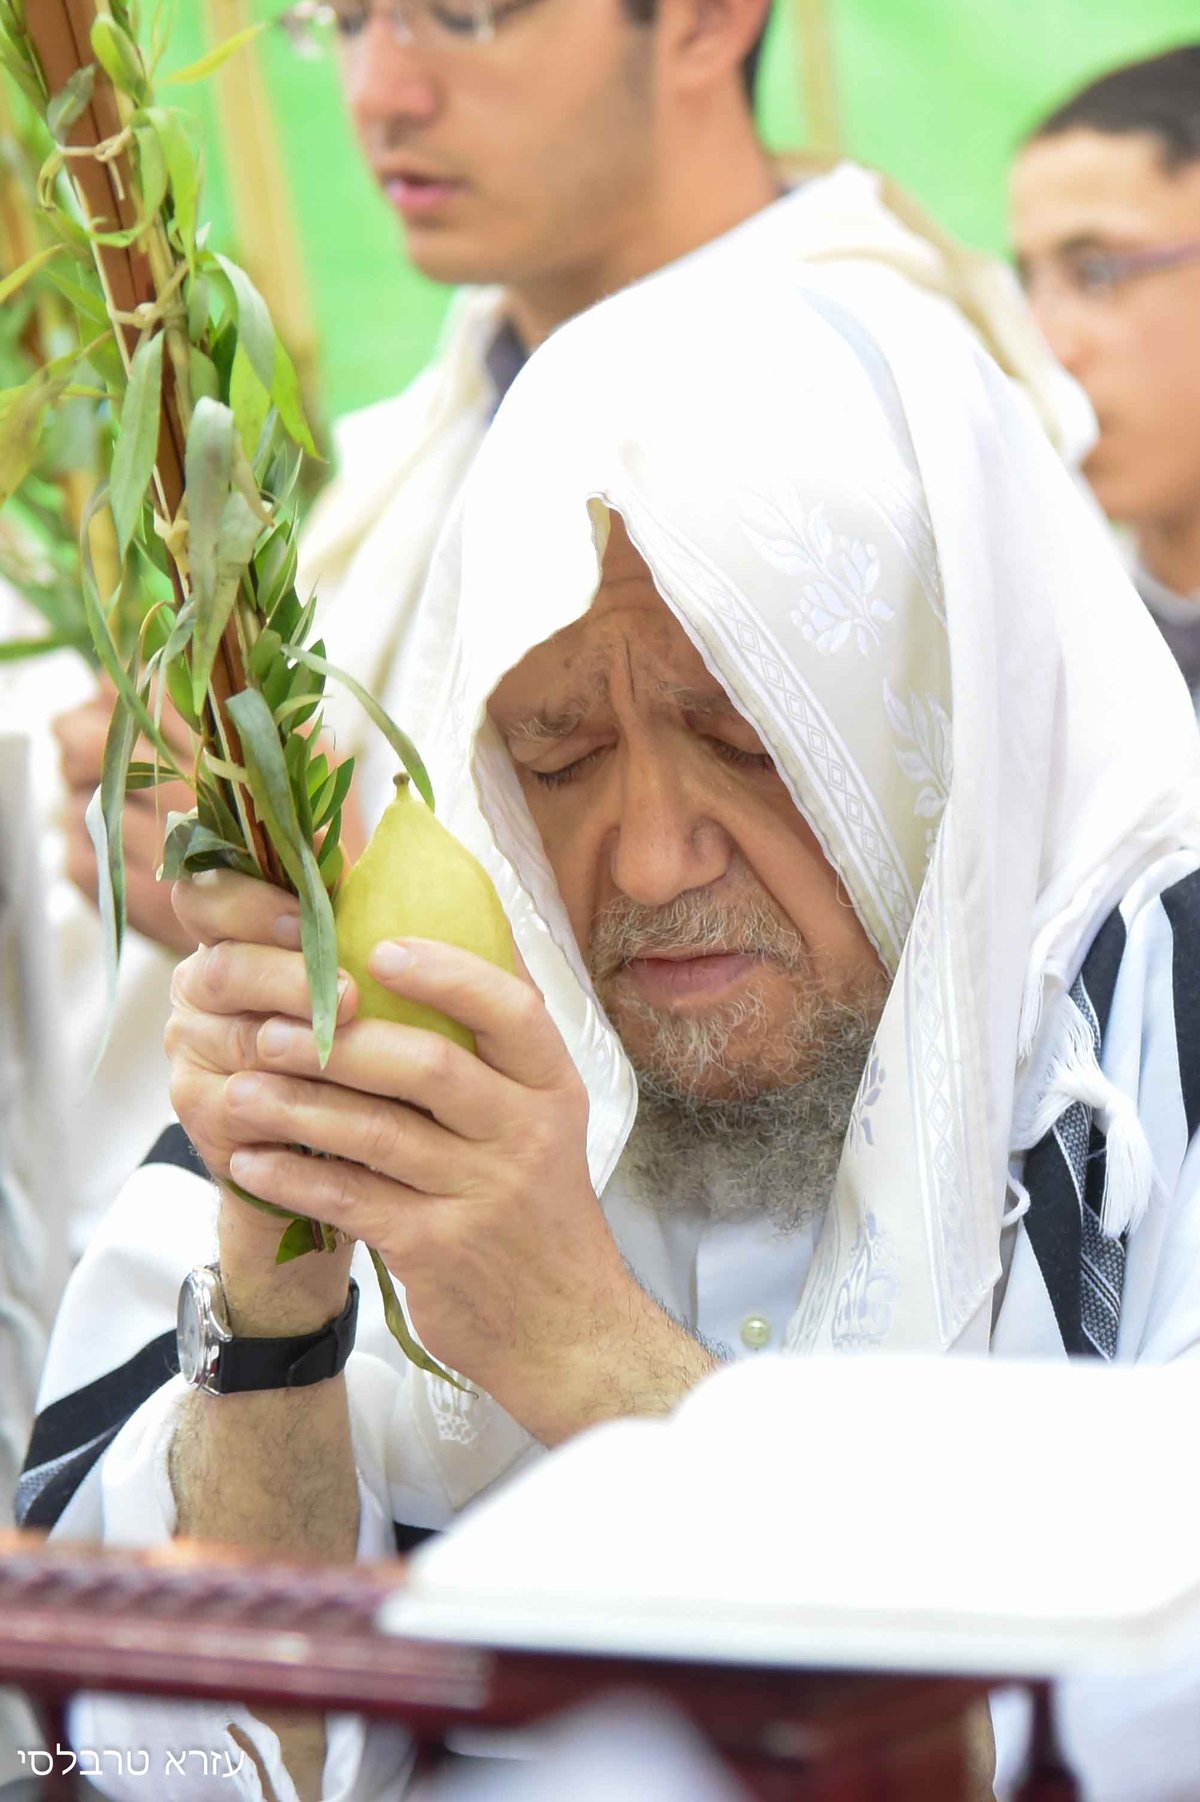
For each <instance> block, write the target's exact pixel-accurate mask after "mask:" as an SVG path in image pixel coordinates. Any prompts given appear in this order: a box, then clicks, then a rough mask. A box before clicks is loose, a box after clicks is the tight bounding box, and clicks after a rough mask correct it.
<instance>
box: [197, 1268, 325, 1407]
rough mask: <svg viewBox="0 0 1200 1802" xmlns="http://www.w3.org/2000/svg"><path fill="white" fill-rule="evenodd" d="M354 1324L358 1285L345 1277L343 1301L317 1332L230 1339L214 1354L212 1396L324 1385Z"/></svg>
mask: <svg viewBox="0 0 1200 1802" xmlns="http://www.w3.org/2000/svg"><path fill="white" fill-rule="evenodd" d="M357 1322H358V1284H357V1283H356V1282H355V1280H354V1278H353V1277H351V1278H350V1293H349V1295H348V1296H347V1297H346V1305H345V1307H344V1308H343V1309H342V1312H341V1313H340V1314H339V1315H338V1317H337V1319H336V1320H331V1321H330V1322H329V1324H328V1326H323V1327H322V1328H321V1330H320V1332H319V1333H305V1334H302V1335H301V1336H300V1337H298V1338H295V1339H230V1340H228V1341H227V1342H226V1344H224V1345H222V1347H221V1350H220V1353H219V1355H218V1358H217V1370H216V1381H215V1383H214V1385H213V1387H214V1388H215V1390H216V1392H217V1394H218V1395H242V1394H245V1393H246V1392H247V1391H248V1390H253V1389H306V1388H307V1387H308V1386H309V1385H310V1384H311V1383H324V1382H327V1381H328V1379H329V1378H330V1377H335V1376H336V1375H337V1374H338V1372H339V1371H340V1370H343V1369H344V1368H345V1364H346V1359H347V1358H348V1357H349V1356H350V1353H351V1351H352V1350H353V1349H354V1329H355V1326H356V1325H357Z"/></svg>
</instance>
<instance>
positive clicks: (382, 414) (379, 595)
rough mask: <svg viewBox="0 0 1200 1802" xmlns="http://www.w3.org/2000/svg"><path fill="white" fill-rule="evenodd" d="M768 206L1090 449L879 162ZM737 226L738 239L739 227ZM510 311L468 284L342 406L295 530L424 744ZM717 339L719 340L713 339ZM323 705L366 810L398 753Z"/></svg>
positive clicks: (965, 262) (992, 291)
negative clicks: (978, 354) (399, 374)
mask: <svg viewBox="0 0 1200 1802" xmlns="http://www.w3.org/2000/svg"><path fill="white" fill-rule="evenodd" d="M785 173H786V172H785ZM797 173H799V172H797ZM767 216H769V217H770V218H771V220H772V229H773V230H774V231H775V232H777V233H778V234H779V235H780V236H781V237H782V238H785V239H786V241H787V243H788V244H789V245H790V247H791V250H792V252H793V254H794V255H795V256H797V257H803V258H805V259H806V260H807V259H811V260H813V261H818V262H822V263H826V262H838V261H843V260H847V259H852V260H858V259H866V260H869V261H871V262H875V263H878V264H880V265H881V266H882V267H887V268H892V269H895V270H896V271H897V273H899V274H902V275H903V276H905V277H906V278H907V279H908V280H909V281H910V282H912V283H913V284H914V286H916V287H918V288H920V289H922V290H924V291H926V292H928V293H932V294H937V295H940V296H942V297H943V298H945V299H947V300H948V301H950V302H951V304H952V305H954V307H955V308H956V309H957V310H958V311H959V312H960V313H961V314H962V316H963V317H964V318H966V319H968V320H969V321H970V322H971V324H972V326H973V328H974V329H975V330H976V331H978V333H979V335H980V339H981V341H982V342H983V343H984V344H985V346H986V347H987V348H988V350H989V351H991V353H992V354H993V355H994V356H995V357H996V358H997V359H998V361H1000V363H1001V364H1002V365H1003V366H1004V367H1005V368H1006V369H1007V370H1008V371H1009V372H1010V373H1011V374H1013V375H1014V376H1015V377H1016V378H1017V379H1018V380H1020V381H1021V383H1022V385H1023V386H1024V387H1025V388H1026V389H1027V391H1028V393H1029V394H1030V396H1031V398H1032V400H1033V402H1034V404H1035V406H1036V407H1037V409H1038V412H1039V415H1040V416H1041V418H1042V419H1043V422H1044V423H1045V424H1046V426H1047V429H1048V430H1049V432H1050V434H1051V437H1052V438H1053V439H1054V441H1055V443H1056V444H1058V446H1059V447H1060V449H1061V450H1062V453H1063V455H1064V456H1065V457H1066V458H1067V460H1068V461H1074V460H1075V459H1077V458H1078V457H1079V456H1080V455H1082V454H1083V452H1084V450H1086V448H1087V446H1088V444H1089V443H1090V440H1091V437H1092V435H1093V421H1092V418H1091V413H1090V409H1089V407H1088V405H1087V402H1086V400H1085V399H1084V397H1083V395H1082V392H1081V391H1080V390H1079V389H1078V388H1077V387H1076V386H1075V384H1074V383H1073V382H1071V381H1070V380H1069V378H1067V377H1066V376H1065V375H1064V374H1063V372H1062V370H1061V369H1060V368H1059V367H1058V365H1057V364H1056V363H1055V362H1054V360H1053V358H1052V357H1051V355H1050V353H1049V351H1048V349H1047V347H1046V346H1045V344H1044V342H1043V341H1042V339H1041V338H1040V336H1039V335H1038V333H1037V331H1036V328H1035V327H1034V326H1033V323H1032V319H1031V316H1030V314H1029V311H1028V308H1027V307H1026V305H1025V302H1024V300H1023V298H1022V297H1021V295H1020V292H1019V290H1018V288H1017V286H1016V283H1015V281H1014V279H1013V277H1012V275H1011V272H1010V271H1009V270H1008V269H1007V268H1006V267H1005V266H1004V265H1003V264H1001V263H999V262H998V261H996V260H994V259H992V258H988V257H984V256H980V255H978V254H976V253H971V252H967V251H965V250H963V249H962V248H961V247H959V246H958V245H956V244H955V243H954V242H953V240H951V239H949V238H947V237H945V236H944V235H943V234H941V233H939V232H938V231H937V229H936V227H934V226H933V225H932V224H931V223H930V222H928V221H926V220H924V219H923V218H922V217H921V216H920V215H919V213H918V211H917V209H915V208H914V207H913V206H912V204H911V202H908V201H907V200H906V198H905V197H904V196H902V195H901V194H899V192H898V191H897V190H895V189H894V188H893V187H892V186H891V185H890V184H888V183H886V182H885V181H884V179H883V178H882V177H881V176H879V175H877V174H876V173H875V172H874V171H871V170H867V169H862V168H859V167H857V166H856V165H854V164H850V163H845V164H842V165H840V166H839V167H837V168H836V169H833V170H831V171H830V172H828V173H823V174H816V175H810V176H809V178H808V179H806V180H805V181H804V182H803V185H801V186H798V187H796V188H795V189H794V191H793V192H791V193H789V194H788V195H787V196H786V197H785V198H784V199H783V200H781V201H780V202H778V203H777V204H776V205H775V206H773V207H772V208H770V209H769V213H768V214H767V215H764V217H767ZM732 241H735V242H737V243H741V242H742V241H743V238H742V234H740V233H737V232H735V233H734V234H732ZM503 316H504V296H503V292H502V291H501V290H500V289H498V288H488V289H478V290H468V291H465V292H464V293H463V294H462V295H460V296H459V299H458V301H457V302H456V305H455V307H454V309H453V311H452V313H451V316H450V319H449V321H448V323H447V327H446V330H445V333H444V335H443V339H442V344H441V347H440V349H439V352H438V355H437V357H436V359H435V361H434V362H433V364H432V365H431V366H430V368H429V369H428V370H426V371H425V373H424V374H423V375H422V376H421V377H420V378H419V379H418V380H417V381H416V382H414V383H413V385H412V386H411V387H410V388H409V389H407V390H406V392H405V393H404V394H402V395H401V396H399V397H398V398H397V399H395V400H389V401H384V402H381V403H379V404H378V405H376V406H373V407H369V408H366V409H364V410H363V411H362V412H360V413H356V414H354V415H352V416H351V417H350V418H349V419H347V420H345V421H343V422H342V424H341V426H340V427H339V429H338V432H337V451H338V462H339V474H338V476H337V477H336V478H335V480H334V481H333V482H332V483H331V484H330V486H329V488H327V489H326V491H325V492H324V494H323V495H322V496H321V499H320V500H319V502H318V503H317V506H316V507H315V509H314V511H313V514H312V515H311V517H310V519H309V521H308V523H307V526H306V530H305V534H304V539H303V544H302V552H301V564H300V581H301V589H302V592H307V591H308V590H309V589H315V590H316V592H317V594H318V597H319V600H320V606H321V615H320V617H321V623H322V629H323V630H324V632H325V634H326V639H327V644H328V649H329V655H330V657H331V658H332V660H333V661H334V662H335V663H339V664H341V665H342V667H344V668H345V669H347V670H348V671H349V672H350V673H351V674H352V675H354V676H356V677H357V678H358V679H359V681H361V682H363V683H365V684H366V686H367V687H368V688H370V689H371V690H372V692H373V693H375V694H377V695H378V696H379V697H380V698H381V699H382V700H383V702H384V704H385V706H387V708H388V710H389V711H390V712H391V713H392V715H393V717H394V718H396V719H397V720H398V721H399V722H400V723H401V724H402V725H403V726H404V728H405V730H406V731H407V732H409V733H410V735H411V736H412V737H413V738H414V739H415V740H416V742H417V743H418V745H422V746H423V745H424V744H425V742H426V740H427V738H428V736H429V733H430V732H431V730H433V729H434V727H435V725H436V722H437V720H438V718H439V715H440V711H441V707H442V704H443V700H444V696H443V694H442V690H441V688H440V686H439V684H438V682H437V681H436V680H435V679H434V678H435V676H436V673H437V672H440V671H441V670H442V669H443V667H444V666H445V663H446V659H447V655H448V650H449V646H450V642H451V639H452V636H453V630H454V610H455V595H454V590H453V584H445V583H434V584H432V585H431V587H430V588H429V589H428V590H426V587H425V583H426V576H427V573H428V570H429V565H430V561H431V558H432V555H433V550H434V546H435V543H436V541H437V538H438V534H439V533H440V532H441V530H442V528H443V526H444V524H445V523H446V521H447V520H448V519H451V518H452V516H453V513H454V509H455V505H456V503H457V498H458V494H459V491H460V489H461V485H462V483H463V481H464V480H465V478H466V475H467V472H468V470H469V469H470V467H471V464H472V462H473V460H474V457H475V455H476V453H477V451H478V449H479V446H480V445H481V443H482V442H483V438H484V434H485V432H486V431H487V428H488V425H489V423H490V420H491V417H492V414H493V411H494V409H495V405H496V400H497V397H496V394H495V392H494V388H493V384H492V380H491V377H490V375H489V373H488V369H487V356H488V352H489V349H490V347H491V345H492V342H493V340H494V338H495V335H496V333H497V331H498V329H499V327H500V325H501V322H502V320H503ZM735 329H736V331H737V333H738V334H741V333H744V332H746V331H749V330H752V329H754V327H753V322H752V313H751V312H749V311H743V312H742V314H741V315H740V316H739V317H738V318H737V319H736V321H735ZM723 348H724V347H723V345H721V344H719V343H718V344H714V345H712V346H710V347H708V348H707V353H706V354H707V355H708V356H712V355H720V354H721V353H722V351H723ZM327 716H328V718H329V721H330V723H331V725H332V726H333V728H334V730H335V731H336V733H337V736H338V742H339V744H340V745H341V746H342V747H344V748H348V749H352V750H355V751H356V752H357V753H358V755H359V759H360V774H361V776H362V778H363V790H364V794H363V799H364V803H365V806H366V811H367V814H368V818H369V820H370V821H371V822H372V823H373V821H374V819H375V818H377V817H378V814H379V812H380V811H381V810H382V808H383V806H384V805H385V804H386V802H387V801H388V800H389V799H390V798H391V792H392V790H391V762H390V753H388V752H387V750H386V748H385V747H384V746H383V745H382V743H381V742H380V741H379V739H378V735H377V734H373V733H372V731H371V730H370V728H368V727H367V726H366V725H365V723H364V721H363V718H362V715H361V713H360V712H359V710H358V708H357V707H356V705H355V703H354V702H353V701H351V700H349V699H347V698H345V697H342V696H340V695H339V694H338V692H337V691H336V686H334V688H333V689H332V690H331V694H330V700H329V704H328V707H327Z"/></svg>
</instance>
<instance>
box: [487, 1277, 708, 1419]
mask: <svg viewBox="0 0 1200 1802" xmlns="http://www.w3.org/2000/svg"><path fill="white" fill-rule="evenodd" d="M564 1337H565V1341H566V1342H565V1343H564V1345H563V1346H562V1347H561V1348H560V1351H559V1353H558V1354H557V1355H555V1357H554V1360H553V1362H552V1364H551V1365H550V1366H549V1367H547V1368H546V1369H545V1370H543V1371H542V1373H541V1375H540V1376H539V1377H536V1378H535V1379H534V1380H532V1381H531V1380H530V1377H529V1371H528V1369H527V1372H526V1375H525V1380H524V1381H522V1382H520V1383H519V1384H518V1385H516V1387H515V1389H514V1392H513V1395H512V1397H511V1400H509V1401H506V1402H505V1404H504V1405H505V1406H508V1407H509V1408H510V1411H511V1412H512V1413H514V1414H515V1416H516V1418H517V1419H518V1420H520V1421H521V1424H522V1425H523V1426H524V1427H525V1428H526V1430H527V1431H528V1432H530V1433H532V1434H533V1436H534V1438H535V1439H539V1440H540V1441H541V1443H542V1444H543V1445H547V1446H556V1445H561V1444H562V1443H563V1441H564V1440H566V1439H569V1438H571V1437H572V1436H573V1435H574V1434H575V1433H580V1432H583V1431H584V1429H585V1428H587V1427H591V1426H598V1425H599V1424H600V1423H601V1422H602V1421H605V1420H619V1419H621V1418H622V1417H624V1416H627V1415H642V1416H646V1415H655V1414H669V1413H670V1412H671V1410H672V1409H673V1408H675V1407H677V1406H678V1404H679V1403H680V1402H681V1401H682V1400H683V1399H684V1397H685V1396H686V1395H687V1394H688V1393H689V1392H690V1391H691V1390H692V1389H694V1388H695V1387H696V1385H697V1384H698V1383H701V1382H703V1380H704V1378H705V1377H707V1376H711V1375H712V1373H713V1371H715V1370H716V1369H717V1368H718V1367H719V1364H720V1360H719V1359H718V1358H717V1357H716V1356H715V1354H714V1353H713V1352H711V1351H710V1350H709V1349H708V1348H707V1347H706V1346H705V1345H703V1344H702V1343H701V1342H700V1340H698V1339H695V1338H693V1336H692V1335H691V1334H690V1333H689V1332H688V1331H687V1330H686V1329H685V1328H684V1327H682V1326H680V1325H679V1323H678V1322H677V1321H676V1320H674V1319H672V1317H671V1316H670V1315H669V1314H667V1313H665V1312H664V1310H663V1309H662V1308H660V1307H659V1305H658V1303H657V1302H655V1301H653V1300H652V1299H651V1297H650V1296H648V1295H647V1294H646V1292H645V1291H644V1290H643V1289H642V1288H641V1287H640V1286H639V1285H638V1284H637V1283H636V1282H635V1281H634V1280H633V1279H632V1278H630V1281H629V1283H628V1285H627V1286H626V1287H624V1289H623V1290H622V1291H620V1292H618V1293H616V1294H614V1295H613V1296H612V1297H610V1298H609V1299H608V1301H607V1302H606V1304H605V1305H604V1307H603V1308H602V1309H601V1310H600V1311H599V1312H598V1313H597V1315H596V1316H595V1317H594V1318H593V1321H592V1330H591V1331H590V1332H585V1333H581V1334H579V1335H577V1336H574V1337H569V1338H568V1337H566V1336H564Z"/></svg>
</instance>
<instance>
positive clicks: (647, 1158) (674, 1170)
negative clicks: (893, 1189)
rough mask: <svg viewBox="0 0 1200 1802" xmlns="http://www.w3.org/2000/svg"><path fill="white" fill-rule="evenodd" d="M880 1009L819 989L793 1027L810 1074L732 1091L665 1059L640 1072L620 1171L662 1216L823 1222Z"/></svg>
mask: <svg viewBox="0 0 1200 1802" xmlns="http://www.w3.org/2000/svg"><path fill="white" fill-rule="evenodd" d="M879 1012H880V1009H879V1006H878V1005H871V1004H868V1003H866V1002H863V1003H860V1004H847V1003H842V1002H837V1001H834V1000H832V999H831V998H830V997H829V996H827V995H824V994H818V995H815V996H812V997H810V1000H809V1004H808V1006H807V1007H806V1008H805V1010H804V1014H803V1017H798V1018H797V1020H796V1022H795V1023H794V1030H793V1039H794V1040H797V1041H800V1043H799V1045H797V1046H795V1047H794V1048H795V1049H797V1050H799V1051H801V1052H802V1054H803V1056H802V1061H804V1062H808V1070H807V1073H806V1074H805V1075H804V1076H802V1077H801V1078H800V1079H799V1080H798V1081H795V1082H792V1083H789V1084H788V1085H786V1086H785V1087H781V1088H763V1089H759V1090H758V1092H757V1093H753V1094H743V1095H740V1096H737V1097H735V1098H734V1099H732V1100H722V1101H711V1100H704V1099H703V1098H701V1097H699V1096H696V1095H694V1094H689V1093H687V1092H686V1090H684V1089H681V1088H680V1087H679V1086H678V1085H677V1084H674V1083H672V1081H671V1079H670V1076H669V1075H668V1074H667V1073H666V1071H665V1070H664V1067H663V1064H662V1063H661V1062H658V1060H656V1066H657V1067H656V1068H654V1069H641V1070H638V1071H637V1079H638V1112H637V1119H636V1120H635V1122H634V1127H633V1131H632V1133H631V1134H630V1137H629V1141H628V1143H627V1145H626V1147H625V1150H624V1152H623V1153H622V1156H621V1160H620V1163H619V1164H618V1166H617V1172H616V1175H617V1179H618V1180H619V1181H621V1182H623V1183H624V1184H626V1185H627V1186H628V1188H629V1191H630V1193H631V1194H632V1196H633V1197H634V1198H635V1199H636V1200H637V1201H639V1202H640V1203H641V1204H642V1205H643V1206H645V1207H647V1208H650V1209H652V1210H653V1211H654V1212H655V1213H658V1214H664V1215H679V1214H687V1215H692V1216H694V1217H697V1218H699V1219H701V1220H702V1221H704V1222H705V1223H708V1224H715V1223H717V1222H726V1221H737V1220H768V1221H770V1222H771V1223H772V1224H773V1225H774V1226H775V1228H776V1229H777V1231H779V1232H780V1233H792V1232H796V1231H797V1230H798V1229H799V1228H801V1227H806V1226H814V1225H816V1224H819V1222H820V1221H821V1220H822V1219H823V1217H824V1214H825V1210H826V1208H827V1207H828V1205H829V1200H830V1197H831V1195H832V1193H833V1185H834V1179H835V1177H836V1176H837V1169H838V1164H839V1162H840V1161H841V1155H842V1147H843V1145H844V1143H845V1139H846V1132H847V1129H848V1127H849V1125H850V1117H851V1114H852V1112H853V1108H854V1101H855V1097H856V1095H857V1093H858V1087H859V1083H860V1081H861V1079H862V1073H863V1070H864V1069H865V1067H866V1063H867V1058H868V1055H869V1053H870V1049H871V1043H872V1040H873V1038H874V1035H875V1028H876V1026H877V1025H878V1021H879Z"/></svg>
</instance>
